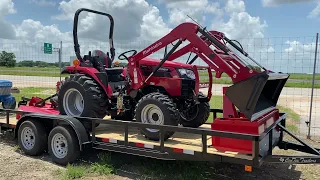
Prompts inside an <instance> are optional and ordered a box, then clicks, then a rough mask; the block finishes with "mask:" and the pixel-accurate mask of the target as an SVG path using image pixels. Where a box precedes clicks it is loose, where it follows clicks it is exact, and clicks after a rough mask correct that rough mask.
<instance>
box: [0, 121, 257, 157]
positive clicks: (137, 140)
mask: <svg viewBox="0 0 320 180" xmlns="http://www.w3.org/2000/svg"><path fill="white" fill-rule="evenodd" d="M104 120H106V121H109V120H112V119H111V118H110V117H109V116H106V117H105V118H104ZM1 124H2V125H4V124H6V125H7V126H9V127H10V126H11V127H15V126H16V124H17V119H16V118H15V116H10V118H9V125H8V124H7V119H6V117H0V125H1ZM198 129H203V130H210V125H209V124H204V125H202V126H201V127H200V128H198ZM90 135H91V136H92V133H90ZM95 138H96V139H97V141H101V142H111V143H112V142H113V143H118V142H123V141H124V138H125V133H124V129H123V127H121V126H119V125H111V124H100V125H99V126H98V127H97V128H95ZM206 139H207V144H208V146H207V153H208V154H214V155H221V156H227V157H233V158H238V159H244V160H252V159H253V158H252V156H251V155H246V154H240V153H238V152H231V151H218V150H216V149H215V148H214V147H212V146H210V144H211V137H210V136H208V137H207V138H206ZM128 141H129V142H130V143H132V144H135V145H136V146H144V147H146V148H149V149H154V148H155V147H157V146H159V142H156V141H152V140H148V139H146V138H145V137H144V136H143V135H142V134H140V133H139V130H138V128H136V127H129V128H128ZM120 144H121V143H120ZM164 147H165V148H171V149H174V150H175V151H182V153H185V154H191V155H192V154H194V153H195V152H196V153H201V152H202V136H201V135H199V134H192V133H183V132H177V133H175V134H174V135H173V136H172V137H171V138H169V139H168V140H166V141H165V143H164Z"/></svg>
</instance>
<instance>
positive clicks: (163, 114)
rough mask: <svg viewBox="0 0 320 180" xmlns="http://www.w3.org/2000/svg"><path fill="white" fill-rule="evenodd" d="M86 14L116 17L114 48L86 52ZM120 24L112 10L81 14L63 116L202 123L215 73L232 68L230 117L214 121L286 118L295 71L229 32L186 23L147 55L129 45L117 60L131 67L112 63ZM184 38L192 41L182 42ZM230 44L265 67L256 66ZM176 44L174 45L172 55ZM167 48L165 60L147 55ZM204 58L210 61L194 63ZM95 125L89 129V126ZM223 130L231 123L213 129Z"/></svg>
mask: <svg viewBox="0 0 320 180" xmlns="http://www.w3.org/2000/svg"><path fill="white" fill-rule="evenodd" d="M83 11H87V12H91V13H96V14H99V15H104V16H107V17H108V18H109V20H110V32H109V44H110V52H107V53H105V52H103V51H102V50H93V51H89V53H88V54H87V55H84V56H81V53H80V46H79V43H78V36H77V28H78V17H79V14H80V13H81V12H83ZM113 28H114V20H113V18H112V16H111V15H110V14H106V13H103V12H98V11H95V10H90V9H85V8H82V9H79V10H77V11H76V13H75V17H74V27H73V38H74V50H75V54H76V56H77V60H75V61H74V62H73V65H71V66H68V67H65V68H64V69H63V71H62V73H68V74H70V76H69V77H67V78H66V79H65V80H64V81H62V82H61V83H60V84H58V88H57V99H56V101H57V108H58V110H59V112H60V114H62V115H69V116H75V117H94V118H104V117H105V116H107V115H111V118H113V119H118V120H127V121H133V120H135V121H137V122H141V123H148V124H156V125H171V126H178V125H179V124H181V125H183V126H185V127H191V128H197V127H199V126H201V125H202V124H204V123H205V122H206V121H207V119H208V117H209V114H210V106H209V101H210V99H211V89H212V70H214V71H215V76H216V77H217V78H220V77H221V74H222V73H225V74H227V75H228V76H229V77H231V79H232V81H233V84H232V85H230V86H229V87H224V88H223V118H216V119H215V120H214V122H213V124H214V123H221V124H223V123H229V124H230V125H232V124H235V122H234V120H239V121H237V122H239V123H241V122H245V121H248V122H253V123H255V122H259V123H261V122H260V121H259V119H261V118H262V117H266V116H268V117H269V116H270V117H274V118H277V117H278V116H279V112H278V110H277V109H276V104H277V100H278V97H279V95H280V92H281V90H282V88H283V86H284V84H285V82H286V81H287V79H288V77H289V75H288V74H283V73H275V72H272V71H270V70H267V69H265V68H264V67H262V66H261V65H259V64H258V63H257V62H256V61H255V60H254V59H253V58H251V57H250V56H249V55H248V54H247V53H246V52H245V51H244V50H243V49H242V48H241V46H240V47H239V46H238V45H237V44H235V43H234V41H232V40H230V39H228V38H227V37H226V36H225V35H224V34H223V33H222V32H218V31H207V30H206V29H205V28H202V27H201V26H200V25H197V24H196V23H191V22H186V23H182V24H180V25H178V26H177V27H176V28H174V29H173V30H171V32H169V33H168V34H167V35H165V36H163V37H162V38H160V39H159V40H158V41H156V42H155V43H153V44H151V45H150V46H148V47H147V48H145V49H143V50H142V51H140V52H138V51H137V50H129V51H126V52H123V53H121V54H119V56H118V59H119V60H126V61H127V62H128V65H127V67H113V65H112V63H113V61H114V58H115V48H114V45H113V32H114V30H113ZM183 42H186V43H187V45H185V46H184V47H181V45H182V44H183ZM227 43H229V45H231V46H232V47H234V48H235V49H236V50H237V51H238V52H240V54H242V55H244V56H245V57H247V58H249V59H251V60H252V61H254V62H255V63H256V64H258V65H259V67H262V70H261V71H258V70H256V69H253V68H252V66H251V65H250V64H248V63H247V62H245V61H244V60H243V58H240V56H239V55H237V54H236V53H235V52H233V51H232V50H231V48H229V47H228V45H227ZM170 44H171V45H172V46H173V47H172V49H171V50H169V52H167V51H166V50H167V48H168V45H170ZM179 47H181V48H180V49H178V48H179ZM163 48H165V54H164V57H163V58H162V59H152V58H149V57H148V56H150V55H151V54H153V53H155V52H157V51H159V50H161V49H163ZM187 52H191V53H194V54H195V57H194V58H193V59H192V60H191V61H188V62H187V63H179V62H175V61H174V60H175V59H177V58H179V57H181V56H182V55H184V54H186V53H187ZM197 58H201V59H202V60H203V61H204V62H205V63H206V64H207V65H208V66H196V65H192V63H193V62H194V61H195V60H196V59H197ZM199 69H205V70H207V71H208V74H209V82H208V83H207V84H206V85H207V88H208V94H207V95H204V94H203V93H201V92H199V89H200V88H201V87H202V84H201V83H200V80H199V74H198V70H199ZM90 125H91V124H87V125H86V127H88V128H90ZM219 127H224V126H222V125H221V126H214V128H218V129H219ZM230 127H231V126H230ZM240 129H241V128H240ZM220 130H222V129H220ZM140 131H141V133H142V134H144V135H145V136H146V137H147V138H149V139H152V140H159V138H160V133H159V130H158V129H150V128H141V129H140ZM173 134H174V132H173V131H166V133H165V134H164V139H168V138H169V137H171V136H172V135H173Z"/></svg>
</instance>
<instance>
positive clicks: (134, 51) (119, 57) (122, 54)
mask: <svg viewBox="0 0 320 180" xmlns="http://www.w3.org/2000/svg"><path fill="white" fill-rule="evenodd" d="M129 52H133V54H132V55H131V56H133V55H136V54H137V51H136V50H129V51H126V52H123V53H121V54H120V55H119V56H118V59H119V60H125V59H126V60H127V61H129V58H128V57H127V56H126V55H125V54H127V53H129ZM122 56H123V58H121V57H122Z"/></svg>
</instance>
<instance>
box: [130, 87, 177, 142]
mask: <svg viewBox="0 0 320 180" xmlns="http://www.w3.org/2000/svg"><path fill="white" fill-rule="evenodd" d="M135 118H136V121H137V122H142V123H146V124H156V125H171V126H178V120H179V113H178V110H177V108H176V105H175V103H174V102H173V101H172V99H170V98H169V97H168V96H166V95H164V94H161V93H158V92H154V93H150V94H147V95H145V96H143V97H142V98H141V99H140V100H139V102H138V103H137V105H136V109H135ZM139 129H140V132H141V133H142V134H143V135H144V136H145V137H146V138H148V139H150V140H155V141H159V139H160V133H159V132H160V131H159V129H150V128H139ZM174 133H175V132H174V131H166V132H165V133H164V140H166V139H168V138H170V137H171V136H172V135H173V134H174Z"/></svg>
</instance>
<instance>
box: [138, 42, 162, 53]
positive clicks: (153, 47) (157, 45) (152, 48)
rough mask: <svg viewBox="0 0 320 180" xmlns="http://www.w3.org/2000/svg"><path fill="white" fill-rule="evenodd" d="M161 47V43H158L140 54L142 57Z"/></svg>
mask: <svg viewBox="0 0 320 180" xmlns="http://www.w3.org/2000/svg"><path fill="white" fill-rule="evenodd" d="M161 45H162V42H158V43H157V44H155V45H153V46H151V47H150V48H149V49H146V50H144V51H143V52H142V54H143V55H145V54H146V53H149V52H150V51H152V50H154V49H155V48H157V47H159V46H161Z"/></svg>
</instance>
